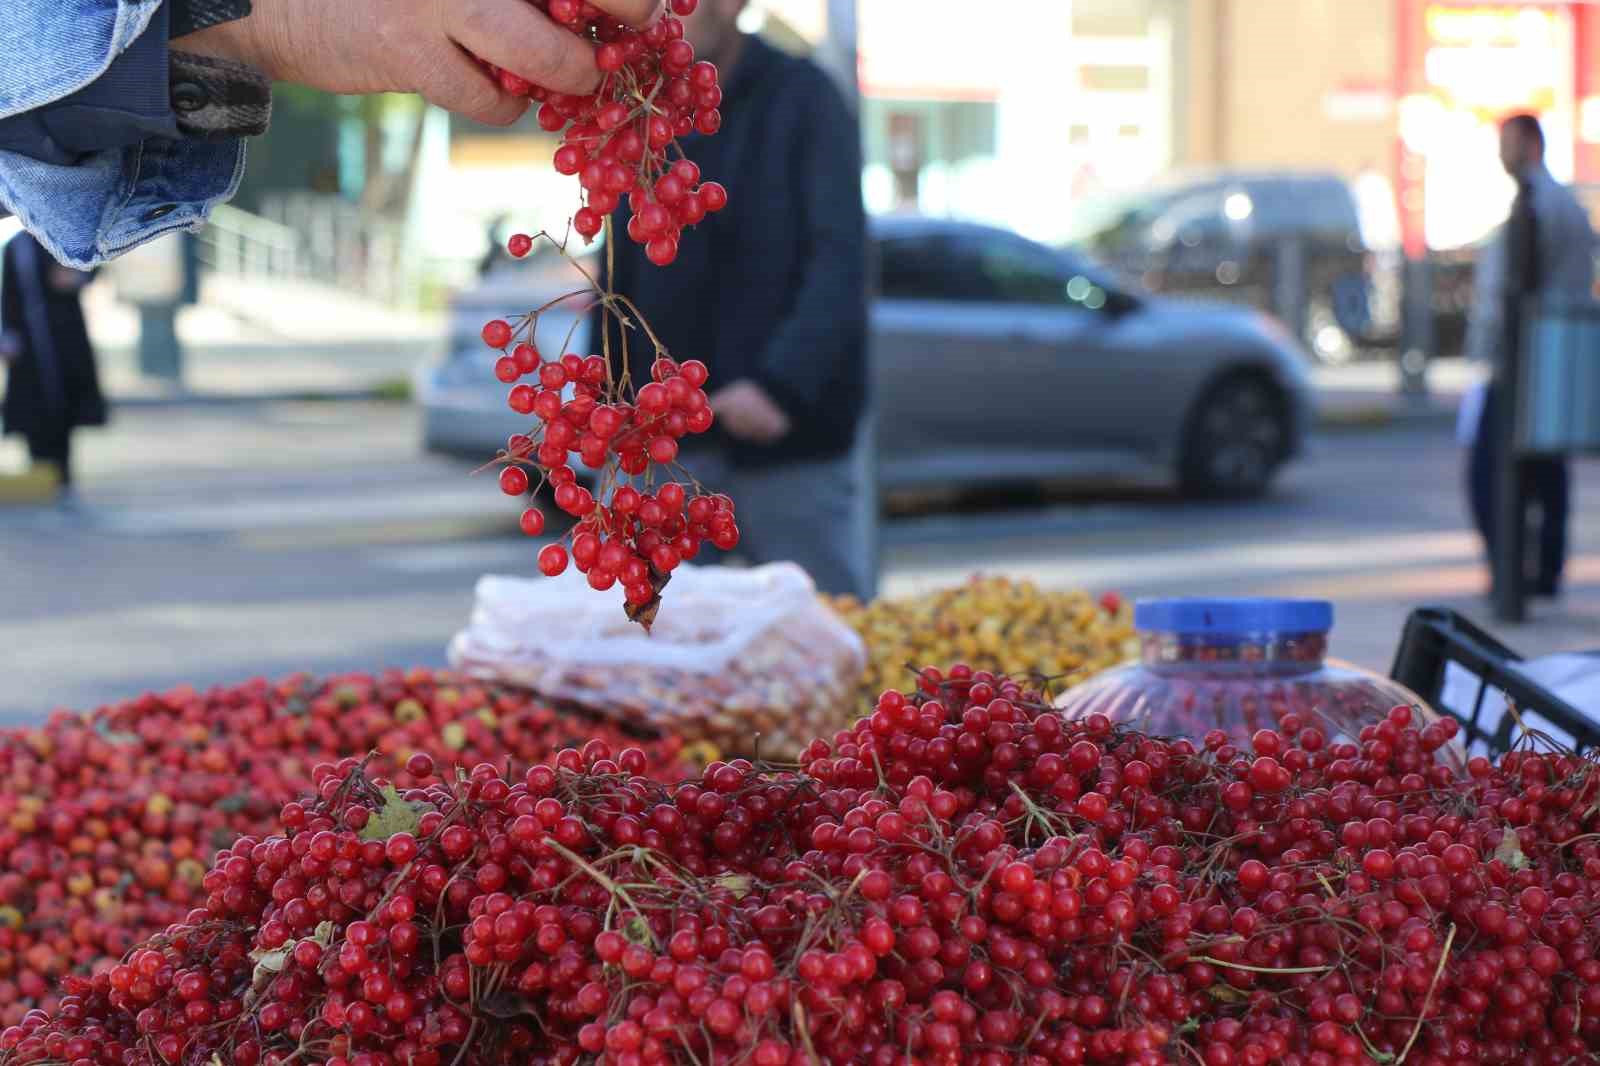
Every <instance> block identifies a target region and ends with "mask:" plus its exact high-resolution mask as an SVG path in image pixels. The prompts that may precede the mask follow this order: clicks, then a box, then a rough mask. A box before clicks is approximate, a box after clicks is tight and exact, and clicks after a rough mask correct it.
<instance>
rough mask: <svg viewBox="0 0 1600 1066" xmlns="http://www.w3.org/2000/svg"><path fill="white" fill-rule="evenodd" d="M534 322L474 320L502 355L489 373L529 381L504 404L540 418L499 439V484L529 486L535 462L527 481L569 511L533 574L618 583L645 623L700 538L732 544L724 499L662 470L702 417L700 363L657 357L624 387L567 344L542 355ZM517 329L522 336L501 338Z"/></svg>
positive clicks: (531, 511)
mask: <svg viewBox="0 0 1600 1066" xmlns="http://www.w3.org/2000/svg"><path fill="white" fill-rule="evenodd" d="M603 299H604V298H602V300H603ZM537 319H538V315H537V314H536V313H535V314H530V315H527V316H525V317H524V318H523V319H522V320H521V322H520V323H519V325H518V326H516V327H514V326H513V325H512V324H511V323H510V322H507V321H504V320H499V319H497V320H495V321H493V322H490V323H489V324H488V325H486V326H484V328H483V339H484V342H485V343H486V344H488V345H489V346H490V347H493V348H499V349H501V351H502V352H503V353H505V354H503V355H502V356H501V358H500V359H499V360H498V361H497V362H496V364H495V374H496V376H497V377H498V378H499V379H500V380H501V381H502V382H505V383H507V384H512V383H515V382H517V381H518V379H520V378H522V377H531V378H533V379H534V382H523V383H521V384H514V385H513V387H512V389H511V392H510V395H509V396H508V397H507V398H506V403H507V404H508V405H509V406H510V408H511V409H512V410H513V411H515V412H517V413H518V414H526V415H534V416H536V417H537V418H538V419H539V425H538V426H536V427H535V428H534V429H533V430H532V431H530V432H529V433H526V434H517V435H516V436H513V437H512V438H511V439H510V440H509V441H508V442H507V444H506V449H505V451H504V453H502V456H501V460H502V462H503V463H504V464H505V465H504V466H503V468H502V469H501V471H500V488H501V490H502V491H503V492H505V493H506V494H507V495H508V496H516V497H521V496H524V495H526V494H527V493H528V492H529V491H530V489H531V488H533V487H535V486H534V485H533V484H532V481H531V478H530V477H529V474H528V470H527V469H526V468H527V467H532V468H533V469H534V470H536V471H537V472H538V474H539V479H540V480H539V486H538V487H542V486H544V485H545V484H548V485H550V486H552V487H553V490H554V502H555V505H556V506H557V507H558V508H560V509H561V510H562V511H564V512H565V513H567V514H568V515H571V516H572V517H573V518H576V519H577V520H578V522H577V525H576V526H575V527H574V528H573V529H572V531H571V532H570V533H569V534H568V537H567V539H568V541H569V542H570V544H571V547H570V549H569V548H568V547H566V546H564V545H562V544H559V543H558V544H550V545H546V546H545V548H544V549H543V550H542V551H540V553H539V569H540V571H541V572H543V573H544V574H547V575H549V576H552V577H553V576H555V575H557V574H560V573H562V572H563V571H565V570H566V568H567V566H568V565H569V562H570V563H571V564H573V565H576V566H577V567H578V569H579V570H580V571H582V572H583V573H585V574H587V575H588V578H589V584H590V585H591V586H592V587H593V588H595V589H596V590H599V591H602V592H603V591H605V590H607V589H609V588H611V587H612V586H613V585H617V584H619V583H620V584H621V585H622V588H623V592H624V598H625V600H626V605H627V610H628V613H629V617H631V618H634V619H635V620H637V621H641V622H643V623H644V624H646V625H648V624H649V623H650V621H651V620H652V619H653V618H654V612H655V609H656V607H657V606H658V605H659V602H660V593H661V590H662V589H663V588H664V587H665V586H666V584H667V581H668V580H669V579H670V577H671V574H672V571H673V570H675V569H677V567H678V565H679V564H680V563H682V562H684V561H685V560H689V559H693V558H694V557H695V556H696V555H697V554H698V553H699V551H700V548H701V545H702V544H704V543H706V542H708V541H709V542H710V543H712V544H713V545H715V546H716V547H717V548H719V549H721V550H723V551H728V550H731V549H733V548H735V547H737V546H738V544H739V527H738V524H737V522H736V521H735V519H734V511H733V501H732V500H730V499H729V498H728V497H726V496H722V495H713V494H709V493H705V492H702V491H699V490H698V489H697V490H696V491H695V492H694V493H693V494H691V493H690V491H689V490H687V489H685V488H684V486H683V484H682V483H680V482H678V481H677V480H675V478H674V476H673V469H674V465H675V460H676V459H677V457H678V446H679V441H680V440H682V439H683V438H685V437H688V436H692V435H695V434H699V433H704V432H706V431H707V430H709V429H710V428H711V425H712V421H713V416H712V413H711V407H710V404H709V403H708V402H707V399H706V392H705V387H704V386H705V383H706V367H705V364H704V363H701V362H700V361H698V360H694V359H691V360H688V361H687V362H683V363H678V362H676V361H674V360H672V359H670V358H668V357H666V356H665V355H662V356H660V357H658V358H657V359H656V360H655V362H654V364H653V365H652V367H651V378H652V380H651V381H650V382H648V383H646V384H645V385H644V386H642V387H641V388H639V390H638V391H637V393H635V392H634V391H633V389H632V387H631V382H630V380H629V378H628V376H627V374H626V373H624V374H622V375H621V376H617V375H614V374H612V372H611V369H610V364H609V363H608V362H607V360H606V359H605V358H604V357H602V356H598V355H591V356H588V357H587V358H584V357H581V356H578V355H575V354H572V353H567V354H565V355H563V356H562V357H561V358H560V359H553V360H550V361H548V362H546V361H544V360H543V359H542V358H541V356H540V354H539V351H538V349H537V348H535V347H534V345H533V343H532V338H533V330H534V328H535V325H536V323H537ZM524 331H526V339H525V340H523V341H522V342H521V343H518V344H516V345H515V347H512V344H513V342H514V341H516V340H517V338H518V337H519V336H520V335H522V334H523V332H524ZM573 458H576V459H577V460H578V461H579V462H581V463H582V464H583V465H584V466H585V467H588V468H589V469H591V470H598V471H600V480H599V488H600V492H601V498H600V499H596V497H595V494H594V493H593V492H591V491H590V490H589V489H587V488H585V487H583V486H582V485H580V484H578V476H577V473H576V471H575V470H574V469H573V466H572V460H573ZM658 476H659V477H661V478H662V480H661V481H660V483H659V484H657V478H658ZM635 480H637V481H638V482H639V483H640V484H642V485H643V486H645V490H644V491H640V489H639V488H638V487H636V486H635V484H634V482H635ZM652 487H653V490H652ZM521 526H522V531H523V532H524V533H526V534H528V535H529V536H533V537H537V536H540V535H541V534H543V532H544V530H545V517H544V513H543V512H542V511H540V510H539V509H538V508H537V507H530V508H528V509H527V510H526V511H524V512H523V514H522V519H521Z"/></svg>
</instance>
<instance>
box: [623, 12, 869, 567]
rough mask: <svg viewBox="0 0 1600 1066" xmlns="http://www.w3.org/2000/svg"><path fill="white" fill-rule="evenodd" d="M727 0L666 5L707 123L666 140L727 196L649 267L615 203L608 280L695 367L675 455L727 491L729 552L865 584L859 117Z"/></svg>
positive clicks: (637, 345) (645, 372)
mask: <svg viewBox="0 0 1600 1066" xmlns="http://www.w3.org/2000/svg"><path fill="white" fill-rule="evenodd" d="M744 6H745V0H700V6H699V9H698V10H697V11H696V12H695V14H694V15H692V16H690V17H688V18H687V19H685V20H684V21H685V29H686V31H687V37H688V39H689V41H690V43H691V44H693V45H694V46H695V51H696V54H697V55H698V56H699V57H700V58H701V59H707V60H710V61H711V62H713V63H715V64H716V65H717V67H718V69H719V70H720V71H721V72H722V76H723V103H722V115H723V124H722V130H721V132H719V133H718V134H717V135H716V136H714V137H702V136H698V135H695V136H691V137H689V138H686V139H684V140H683V141H682V142H681V143H682V146H683V150H684V152H685V154H686V155H687V156H688V158H690V159H691V160H693V161H694V162H695V163H696V164H698V165H699V167H700V169H701V172H702V174H703V176H704V179H705V180H707V181H719V182H721V183H722V184H724V185H725V186H727V189H728V193H729V203H728V207H727V209H726V210H725V211H723V212H721V213H719V214H716V215H712V216H710V217H709V218H707V219H706V220H705V221H704V222H702V223H700V224H699V225H698V226H696V227H694V228H692V229H688V230H685V231H684V233H683V236H682V239H681V242H680V244H679V248H678V258H677V261H676V262H674V263H673V264H672V265H671V266H669V267H666V268H664V269H663V268H658V267H655V266H653V265H651V264H650V263H649V262H648V261H647V260H646V258H645V254H644V250H643V249H642V248H641V247H639V246H638V245H636V244H635V243H634V242H632V241H630V240H627V239H626V238H623V237H621V234H622V233H623V232H624V230H625V228H626V226H627V222H628V212H627V206H626V204H625V205H624V206H623V208H622V209H621V210H620V211H619V212H618V217H617V218H616V220H615V221H614V227H615V229H614V232H615V233H616V234H618V236H619V239H618V240H617V242H616V248H615V256H616V265H615V278H614V282H615V288H616V291H618V292H619V293H621V294H623V295H626V296H628V297H629V298H631V299H632V300H633V301H634V302H635V303H636V304H637V305H638V306H639V308H640V310H641V311H642V312H643V314H644V317H645V319H646V320H647V321H648V322H649V323H650V325H651V327H652V328H653V329H654V330H655V332H656V335H657V336H658V337H660V339H661V341H662V343H663V344H664V345H665V346H666V348H667V349H668V350H669V351H670V352H671V353H672V355H673V356H674V357H675V358H677V359H700V360H702V361H704V362H705V363H706V365H707V366H708V367H709V369H710V372H711V378H710V381H709V383H708V384H707V386H706V388H707V391H708V392H709V393H710V396H711V407H712V410H713V411H714V413H715V414H716V418H717V421H716V425H715V426H714V427H713V429H712V431H711V432H710V433H709V434H707V435H706V437H703V438H695V439H693V440H691V441H686V442H685V443H686V445H687V447H686V448H685V452H684V457H683V463H684V465H685V466H686V467H687V468H688V469H689V470H690V472H691V473H693V474H694V475H695V477H696V478H698V479H699V480H700V481H701V482H702V483H703V484H704V485H706V486H707V487H708V488H709V489H712V490H714V491H720V492H726V493H728V495H730V496H732V497H733V499H734V502H735V505H736V507H737V508H738V513H739V524H740V531H741V541H740V546H739V553H740V554H741V555H743V556H745V557H746V558H748V559H750V560H751V561H753V562H757V563H766V562H775V561H793V562H797V563H799V564H800V565H801V566H803V567H804V568H805V569H806V570H807V571H808V572H809V573H810V574H811V576H812V577H813V578H814V579H815V580H816V582H817V584H818V586H819V587H820V588H822V589H824V590H826V591H829V592H835V593H850V594H855V595H860V596H867V595H870V594H871V592H872V589H873V587H874V585H875V579H876V573H875V566H874V564H873V563H872V561H871V558H870V556H871V551H870V538H871V521H872V516H873V515H874V514H875V512H876V507H875V502H876V501H875V500H874V499H872V498H871V493H870V492H869V490H868V489H867V486H866V484H865V482H866V481H867V478H866V470H865V466H866V463H865V451H864V447H863V431H862V424H863V414H864V411H865V408H866V398H867V397H866V393H867V361H866V360H867V302H866V288H867V285H866V219H865V215H864V212H863V208H862V203H861V146H860V129H859V125H858V123H857V120H856V118H855V115H854V114H853V112H852V111H851V109H850V107H849V105H848V104H847V103H846V102H845V99H844V97H843V95H842V94H841V93H840V92H839V90H838V88H837V87H835V86H834V84H833V83H832V82H831V81H829V80H828V76H827V75H826V74H824V73H823V72H822V70H821V69H820V68H818V67H817V66H816V65H814V64H813V63H811V62H809V61H808V60H804V59H799V58H795V57H792V56H788V55H785V54H784V53H782V52H779V51H778V50H776V49H774V48H773V47H771V46H770V45H768V44H767V43H766V42H764V41H762V40H761V39H760V38H758V37H755V36H751V35H747V34H744V33H742V32H740V31H739V29H738V27H737V24H736V23H737V20H738V17H739V14H740V12H741V10H742V9H743V8H744ZM612 328H613V329H615V327H612ZM617 339H618V338H617V335H616V333H615V332H614V333H613V346H614V350H615V343H616V341H617ZM647 349H648V345H647V344H646V343H644V342H643V337H642V336H641V335H640V334H639V333H638V332H637V331H632V332H630V336H629V357H630V360H631V362H632V372H633V375H634V378H635V380H649V368H650V361H651V358H652V356H653V354H654V353H653V352H651V351H649V350H647ZM701 441H706V442H708V443H706V444H704V445H702V444H700V443H699V442H701ZM701 561H704V557H702V560H701Z"/></svg>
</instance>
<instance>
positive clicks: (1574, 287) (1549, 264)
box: [1468, 114, 1596, 597]
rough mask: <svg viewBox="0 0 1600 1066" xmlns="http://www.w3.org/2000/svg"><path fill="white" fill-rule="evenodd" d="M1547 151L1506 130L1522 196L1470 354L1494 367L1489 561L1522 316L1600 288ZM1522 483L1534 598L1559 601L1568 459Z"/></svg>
mask: <svg viewBox="0 0 1600 1066" xmlns="http://www.w3.org/2000/svg"><path fill="white" fill-rule="evenodd" d="M1544 149H1545V142H1544V131H1543V130H1542V129H1541V128H1540V126H1539V120H1538V119H1537V118H1535V117H1534V116H1533V115H1527V114H1519V115H1513V116H1511V117H1510V118H1508V119H1506V120H1505V122H1504V123H1502V124H1501V127H1500V162H1501V164H1502V165H1503V166H1504V167H1505V169H1506V173H1508V174H1510V175H1511V177H1512V178H1513V179H1515V181H1516V183H1517V196H1516V200H1515V201H1514V202H1513V203H1512V206H1511V216H1510V218H1509V219H1508V220H1507V221H1506V224H1505V225H1504V226H1503V227H1502V228H1501V230H1500V232H1499V234H1498V235H1497V237H1496V242H1497V244H1498V247H1496V248H1495V249H1494V250H1493V251H1492V252H1491V253H1490V254H1489V255H1488V256H1486V257H1485V263H1484V264H1483V265H1481V266H1480V270H1490V269H1492V270H1493V271H1494V272H1495V276H1497V277H1498V286H1497V287H1498V288H1499V293H1498V299H1496V300H1493V301H1491V305H1490V306H1487V307H1484V308H1483V309H1482V311H1481V312H1479V313H1478V314H1477V315H1475V322H1474V324H1473V329H1472V331H1471V332H1470V333H1469V336H1471V337H1472V346H1473V347H1476V348H1477V349H1479V350H1480V351H1482V352H1484V353H1485V354H1487V355H1488V356H1489V357H1490V359H1491V364H1492V368H1493V373H1492V375H1491V378H1490V382H1489V386H1488V389H1487V391H1486V393H1485V396H1484V399H1483V405H1482V410H1481V412H1480V414H1479V417H1478V430H1477V434H1476V436H1475V437H1474V439H1473V443H1472V450H1471V458H1470V460H1469V463H1468V495H1469V498H1470V501H1471V505H1472V514H1473V518H1474V520H1475V521H1476V523H1477V526H1478V532H1479V533H1480V534H1481V535H1482V537H1483V542H1484V546H1485V548H1486V549H1487V551H1488V553H1489V557H1490V558H1491V559H1492V558H1493V557H1494V546H1495V541H1496V538H1497V532H1496V529H1495V524H1496V514H1497V513H1498V512H1497V510H1496V507H1497V500H1498V498H1499V493H1500V491H1501V486H1500V484H1499V481H1500V469H1501V449H1502V448H1503V447H1504V446H1505V443H1504V441H1502V439H1501V433H1500V432H1499V431H1498V429H1497V427H1498V426H1499V425H1500V418H1501V414H1500V410H1501V406H1502V405H1503V404H1504V403H1506V402H1507V400H1506V396H1507V393H1508V391H1509V386H1508V385H1507V383H1506V380H1505V378H1506V374H1507V371H1506V365H1507V355H1508V353H1509V351H1510V346H1511V345H1512V344H1515V343H1516V342H1517V338H1518V337H1519V336H1520V332H1521V327H1522V311H1523V307H1524V305H1525V304H1526V303H1527V301H1528V299H1529V298H1530V297H1537V298H1539V299H1543V300H1548V299H1552V298H1584V297H1587V296H1588V295H1589V294H1590V291H1591V290H1592V289H1593V287H1594V258H1595V253H1596V245H1595V234H1594V230H1593V228H1592V227H1591V226H1590V224H1589V216H1588V214H1587V213H1586V212H1585V211H1584V209H1583V206H1582V205H1581V204H1580V203H1579V202H1578V199H1577V197H1575V196H1574V195H1573V194H1572V190H1571V189H1568V188H1567V187H1566V186H1564V185H1562V184H1561V183H1560V182H1558V181H1556V179H1555V178H1554V177H1553V176H1552V175H1551V174H1550V171H1549V169H1548V168H1547V167H1546V166H1545V161H1544ZM1491 280H1494V278H1493V277H1491ZM1481 281H1482V279H1480V282H1481ZM1484 287H1485V286H1484V285H1483V284H1480V285H1479V290H1480V299H1481V298H1482V297H1483V296H1486V295H1488V294H1486V293H1483V292H1482V290H1483V288H1484ZM1524 475H1525V476H1524V481H1525V487H1526V490H1527V500H1526V506H1527V507H1528V508H1529V509H1530V510H1531V509H1534V508H1536V509H1537V511H1538V514H1539V532H1538V537H1537V545H1538V551H1537V553H1536V554H1537V562H1536V564H1535V569H1534V572H1533V573H1532V574H1530V575H1529V590H1530V591H1531V592H1532V593H1533V594H1534V595H1535V596H1543V597H1553V596H1556V595H1558V594H1559V592H1560V589H1561V578H1562V573H1563V571H1564V570H1565V568H1566V558H1567V521H1568V515H1569V513H1570V511H1571V506H1572V488H1571V477H1570V475H1569V472H1568V469H1567V462H1566V460H1565V459H1562V458H1538V459H1530V460H1528V461H1526V463H1525V464H1524Z"/></svg>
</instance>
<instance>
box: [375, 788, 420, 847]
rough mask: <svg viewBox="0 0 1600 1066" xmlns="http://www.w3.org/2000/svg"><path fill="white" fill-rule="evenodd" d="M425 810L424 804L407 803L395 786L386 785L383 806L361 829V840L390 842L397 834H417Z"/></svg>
mask: <svg viewBox="0 0 1600 1066" xmlns="http://www.w3.org/2000/svg"><path fill="white" fill-rule="evenodd" d="M425 809H426V808H425V807H424V806H423V805H422V804H416V803H407V802H406V800H405V797H403V796H401V795H400V792H399V790H398V789H396V788H395V787H394V786H393V785H384V786H383V806H382V807H379V808H378V809H377V810H375V811H373V812H372V816H371V817H369V818H368V819H367V824H366V825H364V826H362V827H361V839H362V840H388V839H389V838H390V837H392V836H394V835H395V834H396V833H415V832H416V831H417V824H418V823H419V822H420V821H421V819H422V814H423V811H424V810H425Z"/></svg>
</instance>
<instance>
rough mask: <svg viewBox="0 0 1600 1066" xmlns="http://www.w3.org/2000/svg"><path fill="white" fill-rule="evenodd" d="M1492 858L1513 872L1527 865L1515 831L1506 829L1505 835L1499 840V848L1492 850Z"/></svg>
mask: <svg viewBox="0 0 1600 1066" xmlns="http://www.w3.org/2000/svg"><path fill="white" fill-rule="evenodd" d="M1494 857H1495V858H1497V859H1499V860H1500V861H1501V862H1503V863H1505V864H1506V865H1507V866H1508V867H1510V868H1511V869H1512V870H1513V871H1516V870H1520V869H1522V868H1523V867H1525V866H1527V865H1528V857H1527V856H1526V855H1524V854H1523V853H1522V841H1521V840H1520V839H1519V838H1518V837H1517V831H1516V830H1515V829H1512V828H1511V827H1509V826H1507V827H1506V831H1505V835H1504V836H1502V837H1501V838H1500V846H1499V847H1497V848H1495V849H1494Z"/></svg>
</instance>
